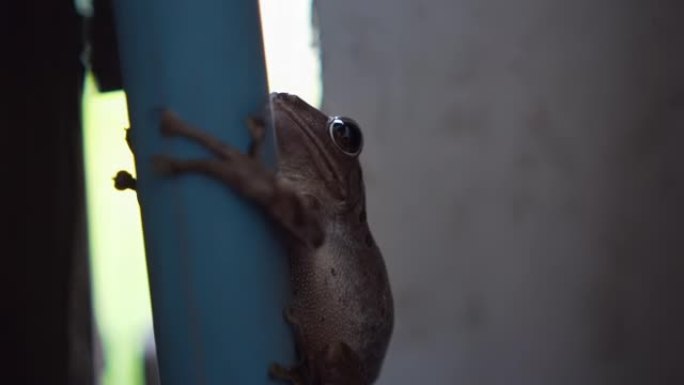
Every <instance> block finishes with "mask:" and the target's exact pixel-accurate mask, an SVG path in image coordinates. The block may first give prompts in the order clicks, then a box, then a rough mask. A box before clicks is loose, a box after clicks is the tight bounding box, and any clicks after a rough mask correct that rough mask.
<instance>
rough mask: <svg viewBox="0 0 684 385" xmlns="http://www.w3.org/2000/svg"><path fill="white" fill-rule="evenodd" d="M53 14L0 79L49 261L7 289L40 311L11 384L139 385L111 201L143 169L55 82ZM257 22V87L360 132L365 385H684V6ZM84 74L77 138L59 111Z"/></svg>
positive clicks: (532, 4) (527, 1) (33, 246)
mask: <svg viewBox="0 0 684 385" xmlns="http://www.w3.org/2000/svg"><path fill="white" fill-rule="evenodd" d="M76 3H78V4H79V9H80V10H81V12H82V13H83V14H85V15H88V14H89V12H91V11H92V9H91V8H89V5H88V2H87V1H80V0H77V1H76ZM44 4H52V5H50V6H49V7H48V6H47V5H45V7H43V8H41V10H42V11H40V12H34V13H32V14H31V15H32V17H34V18H36V20H39V21H40V23H38V22H35V23H26V30H25V31H24V32H23V33H19V34H15V35H13V36H16V37H17V38H18V37H21V38H22V39H23V40H17V41H19V42H20V43H19V44H17V45H18V46H20V48H21V49H22V51H20V52H21V53H22V54H21V55H19V57H21V58H26V59H27V60H26V61H27V62H28V63H29V65H25V66H23V67H21V66H17V68H16V69H15V68H13V67H12V71H14V72H12V71H3V72H7V73H12V74H19V75H16V76H13V79H12V80H17V81H16V84H14V83H11V85H12V86H13V87H14V86H16V89H18V90H20V91H21V92H19V95H20V96H21V97H22V98H23V99H21V101H22V102H24V103H25V108H23V109H21V108H19V109H14V111H12V110H10V111H8V113H11V112H19V114H17V117H14V116H12V117H10V118H8V119H7V121H8V122H11V123H13V124H14V125H15V126H17V127H31V128H33V129H34V130H35V132H33V131H31V132H30V134H31V135H33V136H30V137H29V138H28V139H27V140H26V142H25V145H24V146H9V147H16V148H9V149H8V151H11V150H15V151H18V154H19V155H17V157H19V156H22V157H24V158H26V159H28V162H27V167H28V165H31V167H33V168H27V171H25V172H24V174H25V175H28V176H29V177H28V178H27V182H26V183H25V185H26V191H27V193H26V194H27V198H26V199H27V202H29V204H26V205H24V206H21V205H16V206H17V207H18V208H19V209H20V210H19V211H20V218H21V219H22V221H23V222H26V224H27V225H26V226H27V228H30V231H31V233H32V234H33V236H34V238H36V239H38V240H37V241H35V240H34V241H28V240H24V241H23V245H22V246H23V247H24V248H25V249H26V250H27V251H26V253H25V254H26V255H27V256H29V257H35V256H40V257H43V259H42V260H41V262H40V263H35V266H34V265H32V267H31V269H27V271H30V274H29V277H30V278H29V279H27V280H26V281H22V282H19V286H20V287H22V288H23V290H25V291H26V293H28V297H29V298H30V300H33V301H34V302H30V305H29V306H30V307H32V308H31V309H32V312H27V314H29V318H30V319H29V322H26V323H24V324H22V325H21V326H22V327H23V328H24V329H25V330H28V331H30V333H27V338H28V339H29V341H31V342H30V343H27V344H26V346H29V349H28V350H30V351H27V352H24V351H21V352H20V354H23V355H25V357H27V358H26V360H25V365H24V366H19V369H18V370H19V371H22V370H23V374H24V375H26V374H27V373H28V374H30V376H33V377H34V378H39V377H40V376H42V378H43V379H45V378H50V379H51V380H52V382H51V383H55V384H57V383H63V382H62V381H60V379H61V378H66V377H61V375H62V374H64V373H63V372H66V371H67V370H66V369H64V368H66V367H67V366H68V369H69V370H68V371H69V373H68V374H69V375H70V377H69V378H70V381H69V383H71V384H77V383H78V384H88V383H91V382H90V381H89V380H90V378H91V377H89V374H88V373H87V372H88V370H89V369H88V368H89V367H92V368H94V372H95V374H94V376H95V377H96V378H98V380H99V379H101V380H102V383H104V384H106V385H114V384H117V385H118V384H127V385H128V384H142V383H143V373H144V370H143V361H142V357H143V354H144V352H145V349H146V344H148V345H147V346H148V348H149V343H150V331H151V329H150V327H151V324H150V322H151V321H150V315H149V298H148V293H147V286H146V282H145V274H146V273H145V269H144V268H145V265H144V259H143V258H144V256H143V254H142V253H143V252H142V238H141V235H140V223H139V217H138V211H137V206H136V200H135V197H134V194H132V193H130V192H126V193H121V192H117V191H115V190H114V189H113V187H112V182H111V178H112V176H113V175H114V174H115V173H116V171H118V170H119V169H128V170H131V171H132V168H133V166H132V158H131V155H130V152H129V151H128V149H127V147H126V145H125V141H124V130H123V129H124V127H126V126H127V120H126V111H125V100H124V97H123V93H121V92H118V93H105V94H101V93H99V92H97V91H96V89H95V83H94V79H93V78H92V76H90V75H86V76H84V74H83V73H79V72H78V71H69V72H68V73H69V74H70V75H69V76H72V77H67V76H66V75H64V74H65V73H66V70H67V69H70V68H79V70H80V71H82V70H83V69H82V68H81V66H82V63H81V62H80V61H79V56H78V55H79V54H80V53H81V52H83V51H84V47H83V46H81V41H80V40H79V39H80V38H81V36H82V31H81V21H80V19H78V18H77V15H76V13H75V11H74V10H73V9H72V8H68V11H69V12H66V11H63V10H65V9H67V7H66V6H71V5H73V0H68V1H67V0H60V1H59V7H58V6H57V5H54V4H58V2H57V0H54V2H52V3H50V2H47V1H46V2H45V3H44ZM261 6H262V16H263V24H264V34H265V39H266V48H267V59H268V70H269V81H270V86H271V88H272V89H273V90H278V91H287V92H292V93H297V94H299V95H301V96H303V97H304V98H305V99H307V100H308V101H309V102H311V103H312V104H315V105H321V106H322V109H323V110H324V111H325V112H327V113H329V114H340V115H348V116H351V117H353V118H355V120H357V121H358V122H359V123H360V124H361V126H362V129H363V130H364V135H365V141H366V143H365V147H364V152H363V154H362V156H361V160H362V163H363V166H364V176H365V181H366V188H367V200H368V218H369V221H370V223H371V227H372V230H373V232H374V235H375V237H376V240H377V241H378V243H379V245H380V247H381V249H382V250H383V252H384V255H385V259H386V263H387V266H388V269H389V275H390V280H391V283H392V286H393V291H394V298H395V306H396V326H395V331H394V335H393V339H392V341H391V345H390V349H389V353H388V356H387V357H386V359H385V365H384V368H383V371H382V374H381V377H380V380H379V381H378V384H379V385H389V384H392V385H414V384H436V385H441V384H445V385H447V384H449V385H450V384H454V385H456V384H468V385H499V384H501V385H504V384H505V385H511V384H525V385H536V384H539V385H548V384H553V385H566V384H567V385H575V384H582V385H592V384H597V385H598V384H601V385H603V384H616V385H617V384H620V385H622V384H635V385H636V384H681V383H684V370H682V367H683V365H682V364H683V362H682V359H683V358H682V354H681V347H682V346H684V301H682V299H681V297H682V294H681V293H684V279H682V276H683V275H684V233H683V231H684V230H683V229H684V162H683V161H682V155H681V153H682V150H681V147H682V143H684V72H683V71H682V69H683V68H684V24H683V23H682V22H681V21H682V20H683V19H684V3H682V2H681V1H677V0H652V1H636V0H634V1H632V0H621V1H618V0H575V1H573V2H568V1H561V0H546V1H541V0H520V1H517V2H510V1H502V0H449V1H447V0H436V1H431V2H426V1H421V0H404V1H401V2H397V1H390V0H378V1H374V2H367V1H362V0H346V1H318V0H313V1H312V0H296V1H295V0H288V1H287V2H283V1H280V0H262V1H261ZM60 7H61V8H60ZM48 8H50V9H51V8H54V9H55V10H56V9H58V8H59V10H60V12H62V11H63V13H64V14H60V13H59V12H56V11H54V10H50V9H48ZM46 9H47V11H46ZM26 14H27V15H28V14H29V13H26ZM37 25H43V26H45V28H44V29H43V30H40V29H37V28H35V26H37ZM41 31H42V32H41ZM58 32H60V33H63V35H59V34H58ZM64 36H66V37H64ZM58 37H59V38H60V39H62V38H64V40H58ZM65 42H67V43H68V44H66V43H65ZM42 46H45V47H48V50H50V54H51V55H52V56H50V58H57V59H54V60H53V59H49V60H48V59H45V57H46V55H44V54H43V53H42V52H38V51H37V48H36V47H42ZM86 51H87V50H86ZM58 59H59V60H62V61H63V62H67V63H68V66H67V65H62V64H59V63H61V62H59V61H58ZM99 63H100V65H102V63H106V60H105V61H104V62H103V61H100V62H99ZM12 64H13V61H11V60H8V61H5V62H3V64H2V65H3V66H6V65H7V66H9V65H12ZM69 66H70V67H69ZM3 68H4V67H3ZM8 68H9V67H8ZM22 71H23V72H22ZM22 74H23V75H22ZM43 74H45V75H43ZM55 79H57V80H58V81H53V80H55ZM79 79H85V82H84V88H83V90H84V91H83V103H82V106H83V136H82V141H81V137H80V131H78V130H76V129H75V127H79V126H78V123H79V122H78V121H79V117H78V116H79V115H78V114H77V112H78V111H77V109H76V108H71V106H70V105H67V102H68V101H69V100H70V98H72V99H74V101H75V100H77V96H80V90H81V88H80V80H79ZM50 81H53V82H52V83H49V82H50ZM47 84H51V87H52V88H49V87H48V86H47ZM67 90H68V92H69V93H68V95H67ZM67 96H69V97H67ZM15 99H20V98H18V97H16V96H15ZM37 106H38V107H40V108H41V109H42V112H41V113H36V112H35V109H36V107H37ZM8 110H9V109H8ZM48 118H51V119H53V120H58V121H59V122H68V124H67V123H64V124H61V125H60V124H57V125H55V124H54V122H53V121H50V120H48ZM39 129H40V131H39ZM8 131H9V130H8ZM27 132H28V130H27ZM74 133H78V134H79V136H78V137H77V136H74ZM81 144H82V147H81ZM73 148H75V149H76V151H77V152H73V153H69V152H68V151H67V149H73ZM81 148H82V149H83V153H84V154H85V158H84V159H85V162H84V165H83V167H84V169H83V170H81V169H80V167H81V165H80V151H81ZM27 154H31V155H30V156H29V155H27ZM17 159H21V158H17ZM33 160H35V161H36V163H37V164H36V165H33V164H31V163H30V162H31V161H33ZM83 174H85V175H86V180H85V184H84V186H81V182H82V181H81V180H80V178H81V175H83ZM35 175H38V176H40V177H33V176H35ZM65 175H66V176H67V177H65ZM25 177H26V176H25ZM64 186H66V187H67V188H63V189H61V190H59V191H58V192H57V193H55V191H56V189H57V188H58V187H59V188H61V187H64ZM71 187H73V191H72V190H70V189H69V188H71ZM83 187H85V190H86V192H87V199H86V201H87V210H88V221H89V229H88V235H89V239H88V241H85V240H84V239H82V238H79V236H78V235H79V234H82V233H83V231H84V225H83V224H84V223H85V222H84V221H83V220H82V218H81V216H82V214H83V210H82V208H81V207H80V206H81V202H82V199H81V197H80V191H81V189H82V188H83ZM51 188H52V189H53V190H54V191H53V190H50V189H51ZM65 202H66V203H65ZM10 206H15V205H10ZM23 207H26V208H25V209H23ZM12 208H14V207H10V209H12ZM46 218H47V219H46ZM17 222H18V221H17ZM10 223H14V221H12V220H10ZM71 223H75V225H74V226H73V227H74V229H75V230H74V229H72V228H71V227H69V226H67V225H69V224H71ZM67 227H68V228H67ZM55 229H57V230H55ZM41 231H43V232H45V233H47V232H49V233H50V236H41V235H40V234H41ZM79 231H80V232H79ZM27 233H28V231H27ZM74 234H76V236H73V235H74ZM70 236H73V237H70ZM27 237H28V236H27ZM8 238H13V237H8ZM17 239H21V238H19V237H17ZM27 239H28V238H27ZM65 243H66V246H65ZM43 249H45V250H43ZM86 249H88V250H89V252H86ZM87 256H89V261H90V267H91V273H90V277H88V273H87V271H88V270H87V263H86V262H85V261H87V260H88V259H87V258H86V257H87ZM19 259H21V258H16V260H19ZM27 260H28V261H32V262H31V263H33V261H36V260H37V259H35V258H34V259H28V258H27ZM7 262H8V263H10V267H14V265H13V264H11V263H13V262H17V261H15V260H14V259H12V258H8V259H7ZM18 263H22V262H21V261H20V262H17V266H18ZM22 267H23V266H22ZM88 280H91V281H92V285H93V286H92V287H93V313H94V317H95V319H96V324H97V327H96V328H94V329H93V330H90V328H89V327H88V325H87V323H88V319H89V318H88V317H89V316H90V309H88V306H87V305H84V304H87V303H89V302H88V301H89V300H90V298H89V297H88V295H87V290H86V289H85V286H87V282H88ZM41 283H43V285H42V286H41ZM65 309H67V310H65ZM64 313H69V314H64ZM67 315H68V317H67ZM74 319H78V320H79V322H73V320H74ZM46 320H49V322H46ZM81 323H83V324H86V325H81ZM65 331H68V333H67V332H65ZM91 336H92V340H91ZM67 339H68V341H67ZM76 340H77V341H78V343H74V341H76ZM67 345H68V346H69V349H70V350H67V349H62V347H63V346H67ZM91 352H93V353H94V355H95V360H94V362H90V361H89V357H90V353H91ZM74 357H76V359H74ZM37 362H39V363H41V364H40V366H36V365H37V364H36V363H37ZM74 363H76V364H74ZM69 365H71V366H69ZM57 373H58V374H59V375H58V374H57ZM74 373H77V374H82V375H81V376H76V375H74ZM64 375H65V376H66V374H64ZM75 379H78V380H79V381H76V380H75ZM12 383H15V382H12ZM29 383H41V384H42V383H47V382H45V381H33V382H29Z"/></svg>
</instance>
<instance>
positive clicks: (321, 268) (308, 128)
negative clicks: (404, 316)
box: [153, 94, 394, 385]
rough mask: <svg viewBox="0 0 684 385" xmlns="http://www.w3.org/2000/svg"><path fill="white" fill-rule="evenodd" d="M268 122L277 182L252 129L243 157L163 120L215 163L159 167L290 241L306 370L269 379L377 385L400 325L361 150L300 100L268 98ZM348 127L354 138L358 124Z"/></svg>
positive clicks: (166, 129) (162, 160)
mask: <svg viewBox="0 0 684 385" xmlns="http://www.w3.org/2000/svg"><path fill="white" fill-rule="evenodd" d="M266 115H267V116H272V117H273V118H274V123H275V130H276V137H277V143H278V172H277V173H276V174H273V173H272V172H271V171H269V170H268V169H267V168H265V167H264V166H263V165H262V163H261V162H260V161H259V159H258V152H259V151H258V150H259V144H260V143H261V139H262V138H263V135H264V132H265V130H264V124H263V122H262V121H260V120H255V119H253V120H251V121H250V122H251V123H250V124H249V125H248V126H249V128H250V132H251V133H252V137H253V145H252V146H251V147H250V150H249V151H248V153H247V154H242V153H240V152H239V151H237V150H236V149H234V148H231V147H230V146H228V145H226V144H223V143H220V142H218V141H217V140H216V139H214V138H213V137H211V136H209V135H208V134H205V133H203V132H202V131H200V130H198V129H195V128H193V127H190V126H189V125H188V124H186V123H184V122H183V121H182V120H181V118H179V117H178V116H176V115H175V114H174V113H172V112H170V111H165V112H164V113H163V114H162V119H161V129H162V132H163V133H165V134H166V135H174V136H182V137H186V138H189V139H192V140H195V141H197V142H199V143H200V144H202V145H204V146H205V147H207V148H208V149H209V150H210V151H212V152H213V153H214V155H215V158H214V159H204V160H178V159H173V158H169V157H164V156H157V157H155V158H154V159H153V161H154V162H155V165H156V167H157V169H158V170H161V171H163V172H165V173H168V174H179V173H186V172H195V173H196V172H199V173H204V174H207V175H209V176H211V177H214V178H218V179H220V180H221V181H223V182H225V183H227V184H228V185H229V186H230V187H231V188H232V189H234V190H235V191H237V192H239V193H240V194H242V195H243V196H244V197H246V198H248V199H250V200H251V201H253V202H255V203H256V204H257V205H259V206H260V207H261V208H262V209H263V210H264V211H265V213H266V214H267V215H268V216H270V218H271V219H272V220H273V221H274V222H276V223H277V224H279V225H280V227H281V228H282V229H283V230H284V233H285V234H286V235H287V237H286V239H287V248H288V255H289V264H290V274H291V284H292V289H293V300H292V303H291V305H290V306H289V307H288V309H287V310H286V311H285V314H286V318H287V320H288V321H289V322H290V324H292V326H293V329H294V331H295V335H296V341H297V350H298V352H299V356H300V358H301V361H300V364H299V365H297V366H294V367H292V368H289V369H286V368H284V367H282V366H280V365H278V364H274V365H273V366H272V367H271V369H270V373H271V374H272V375H273V376H275V377H277V378H280V379H283V380H287V381H289V382H290V383H292V384H302V385H304V384H306V385H310V384H321V385H322V384H326V385H365V384H371V383H373V382H374V381H375V380H376V378H377V377H378V374H379V372H380V367H381V365H382V362H383V358H384V356H385V352H386V350H387V346H388V344H389V340H390V336H391V334H392V328H393V317H394V315H393V301H392V295H391V292H390V286H389V282H388V278H387V272H386V269H385V264H384V261H383V259H382V255H381V253H380V250H379V249H378V247H377V245H376V243H375V241H374V240H373V237H372V235H371V232H370V230H369V227H368V223H367V221H366V209H365V192H364V185H363V178H362V173H361V167H360V165H359V161H358V156H357V155H358V154H357V153H356V152H358V151H355V150H357V148H355V147H358V150H359V151H360V141H357V142H354V141H351V144H350V143H347V146H348V147H346V148H345V147H344V143H343V146H342V147H341V146H340V145H339V140H336V139H335V136H334V135H331V131H330V124H331V118H330V117H328V116H326V115H324V114H323V113H322V112H320V111H319V110H317V109H316V108H314V107H312V106H310V105H309V104H307V103H305V102H304V101H303V100H301V99H299V98H298V97H296V96H294V95H289V94H273V95H271V103H270V114H266ZM344 122H349V123H348V124H349V125H350V126H354V127H345V128H350V129H357V127H356V126H355V124H354V123H353V121H351V120H348V119H347V120H344ZM352 131H353V130H352ZM351 133H352V134H354V132H351ZM358 135H359V137H360V131H359V132H358ZM357 144H358V146H356V145H357ZM349 146H350V147H349ZM343 150H347V151H343Z"/></svg>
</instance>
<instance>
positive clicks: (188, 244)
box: [113, 0, 294, 385]
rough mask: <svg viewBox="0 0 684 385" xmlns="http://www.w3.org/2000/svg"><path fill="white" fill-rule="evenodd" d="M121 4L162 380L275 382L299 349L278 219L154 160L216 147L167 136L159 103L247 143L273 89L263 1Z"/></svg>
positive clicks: (167, 383) (141, 0)
mask: <svg viewBox="0 0 684 385" xmlns="http://www.w3.org/2000/svg"><path fill="white" fill-rule="evenodd" d="M113 4H114V6H115V7H116V8H115V12H116V13H115V14H116V19H117V20H116V22H117V32H118V38H119V46H120V51H121V65H122V73H123V79H124V88H125V91H126V95H127V98H128V109H129V117H130V122H131V129H132V131H131V134H132V137H131V139H132V143H133V147H134V149H135V155H136V169H137V174H138V199H139V201H140V207H141V213H142V219H143V229H144V234H145V248H146V252H147V263H148V269H149V278H150V290H151V295H152V309H153V319H154V330H155V338H156V341H157V352H158V358H159V368H160V376H161V380H162V383H163V384H164V385H173V384H179V385H181V384H182V385H188V384H217V385H218V384H221V385H227V384H246V385H251V384H267V383H271V382H270V380H269V379H268V374H267V370H268V366H269V364H270V363H271V362H273V361H278V362H281V363H286V364H287V363H291V362H293V356H294V354H293V353H294V352H293V349H292V343H291V333H290V330H289V328H288V326H287V325H286V324H285V322H284V321H283V318H282V309H283V307H284V306H285V304H286V302H287V299H288V294H287V293H288V290H287V287H288V278H287V261H286V259H285V255H284V254H283V251H282V250H281V248H280V246H279V244H278V242H277V241H276V239H275V238H274V237H273V234H272V233H271V228H270V227H269V225H268V223H267V221H266V220H265V218H264V217H263V216H262V215H261V214H260V212H258V211H257V210H256V209H255V208H254V207H253V206H251V205H250V204H246V203H245V202H244V201H243V200H242V199H240V198H238V197H237V196H236V195H234V194H233V192H232V191H230V189H229V188H227V186H225V185H223V184H221V183H220V182H217V181H215V180H212V179H210V178H207V177H204V176H200V175H185V176H179V177H175V178H170V177H165V176H160V175H157V174H155V173H154V172H153V170H152V168H151V163H150V159H151V157H152V156H153V155H155V154H166V155H171V156H175V157H179V158H198V157H208V156H211V155H210V154H208V153H207V152H206V151H205V150H204V149H202V148H200V147H199V146H197V145H196V144H194V143H190V142H189V141H187V140H184V139H180V138H172V139H170V138H162V137H161V135H160V133H159V129H158V127H159V124H158V122H159V121H158V119H159V108H160V107H165V108H170V109H172V110H174V111H175V112H176V113H177V114H178V115H180V116H181V118H182V119H184V120H186V121H188V122H190V123H191V124H193V125H196V126H198V127H201V128H202V129H204V130H206V131H208V132H210V133H211V134H213V135H215V136H216V137H218V138H220V139H221V140H224V141H226V142H228V143H231V144H232V145H233V146H235V147H237V148H239V149H242V150H246V149H247V145H248V141H249V135H248V132H247V129H246V127H245V124H244V121H245V118H246V117H247V116H248V115H250V114H254V113H258V112H260V111H261V110H262V106H263V103H264V102H265V101H266V100H267V99H266V96H267V83H266V71H265V63H264V54H263V45H262V40H261V29H260V24H259V12H258V3H257V1H255V0H233V1H226V0H194V1H183V0H116V1H114V2H113ZM270 139H271V140H270V146H266V147H267V148H268V151H270V156H267V158H269V159H271V165H273V162H272V160H273V159H274V156H273V151H274V149H273V140H272V137H271V138H270ZM265 150H267V149H265Z"/></svg>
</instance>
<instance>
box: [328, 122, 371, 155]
mask: <svg viewBox="0 0 684 385" xmlns="http://www.w3.org/2000/svg"><path fill="white" fill-rule="evenodd" d="M328 129H329V130H330V138H332V141H333V142H334V143H335V145H336V146H337V148H339V149H340V150H342V152H344V153H345V154H347V155H351V156H356V155H359V153H361V147H363V134H361V129H360V128H359V125H358V124H356V122H355V121H353V120H351V119H349V118H344V117H339V116H335V117H332V118H331V119H330V122H329V123H328Z"/></svg>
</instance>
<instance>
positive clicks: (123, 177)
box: [112, 170, 137, 191]
mask: <svg viewBox="0 0 684 385" xmlns="http://www.w3.org/2000/svg"><path fill="white" fill-rule="evenodd" d="M112 179H114V187H115V188H116V189H117V190H120V191H124V190H127V189H131V190H133V191H136V189H137V181H136V180H135V178H134V177H133V175H131V174H130V173H129V172H128V171H124V170H121V171H119V172H118V173H116V176H115V177H114V178H112Z"/></svg>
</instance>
